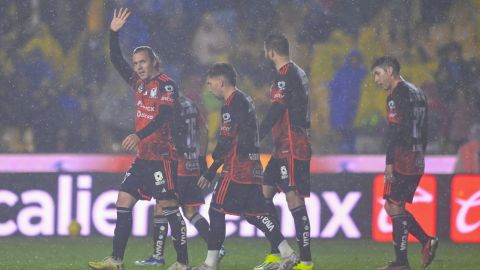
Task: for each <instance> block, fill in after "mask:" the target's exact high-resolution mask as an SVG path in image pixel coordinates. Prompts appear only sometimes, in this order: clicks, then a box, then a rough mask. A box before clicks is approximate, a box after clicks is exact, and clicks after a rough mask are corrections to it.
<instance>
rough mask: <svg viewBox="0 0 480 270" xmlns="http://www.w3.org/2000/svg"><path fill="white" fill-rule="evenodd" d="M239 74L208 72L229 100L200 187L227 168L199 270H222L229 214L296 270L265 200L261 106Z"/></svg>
mask: <svg viewBox="0 0 480 270" xmlns="http://www.w3.org/2000/svg"><path fill="white" fill-rule="evenodd" d="M236 76H237V75H236V72H235V69H234V68H233V66H232V65H230V64H227V63H217V64H214V65H213V66H212V67H211V68H210V69H209V71H208V76H207V86H208V89H209V91H210V93H212V94H213V95H214V96H216V97H217V98H218V99H219V100H222V101H223V106H222V109H221V126H220V133H219V136H218V142H217V145H216V147H215V150H214V151H213V153H212V158H213V160H214V161H213V163H212V164H211V165H210V168H209V169H208V170H207V171H206V172H205V173H203V175H202V176H201V177H200V179H199V180H198V186H199V187H201V188H205V187H208V186H210V185H211V182H212V181H213V179H214V178H215V175H216V171H217V169H218V168H219V167H220V166H221V165H222V164H223V169H222V174H221V175H222V177H221V179H220V181H219V182H218V183H217V184H216V186H215V188H214V192H213V197H212V201H211V204H210V209H209V217H210V233H209V235H208V236H209V237H208V253H207V257H206V259H205V262H204V264H202V265H201V266H199V267H196V268H194V269H197V270H216V269H218V260H219V250H220V248H221V246H222V244H223V241H224V240H225V214H233V215H243V216H244V217H245V219H246V220H247V221H248V222H250V223H251V224H253V225H254V226H256V227H257V228H258V229H260V230H261V231H263V232H264V233H265V235H266V237H267V238H268V239H269V241H270V242H271V244H272V245H273V246H275V247H277V248H278V249H279V251H280V254H281V258H282V259H281V261H280V263H279V267H278V269H280V270H285V269H291V267H292V266H293V265H294V264H295V263H296V262H297V255H296V254H295V253H294V251H293V250H292V248H291V247H290V246H289V245H288V243H287V241H286V240H285V239H284V238H283V236H282V234H281V232H280V229H279V225H278V222H275V221H274V220H272V219H271V218H270V217H269V216H268V215H267V209H266V205H265V201H264V199H263V196H262V190H261V181H262V165H261V163H260V156H259V152H258V151H259V141H258V129H257V121H256V114H255V106H254V104H253V100H252V98H251V97H249V96H248V95H246V94H245V93H243V92H242V91H240V90H239V89H238V88H236Z"/></svg>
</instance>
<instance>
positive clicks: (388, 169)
mask: <svg viewBox="0 0 480 270" xmlns="http://www.w3.org/2000/svg"><path fill="white" fill-rule="evenodd" d="M383 178H384V180H385V181H388V182H394V181H395V176H394V175H393V165H391V164H389V165H387V166H385V173H384V176H383Z"/></svg>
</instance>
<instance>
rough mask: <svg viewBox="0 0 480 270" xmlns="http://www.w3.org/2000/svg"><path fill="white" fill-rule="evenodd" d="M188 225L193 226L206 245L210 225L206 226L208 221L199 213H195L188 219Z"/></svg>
mask: <svg viewBox="0 0 480 270" xmlns="http://www.w3.org/2000/svg"><path fill="white" fill-rule="evenodd" d="M190 223H192V225H193V226H195V229H197V231H198V234H200V237H202V238H203V240H205V242H206V243H208V231H209V230H210V225H209V224H208V221H207V220H206V219H205V218H204V217H203V216H202V215H200V214H199V213H195V214H194V215H193V216H192V218H191V219H190Z"/></svg>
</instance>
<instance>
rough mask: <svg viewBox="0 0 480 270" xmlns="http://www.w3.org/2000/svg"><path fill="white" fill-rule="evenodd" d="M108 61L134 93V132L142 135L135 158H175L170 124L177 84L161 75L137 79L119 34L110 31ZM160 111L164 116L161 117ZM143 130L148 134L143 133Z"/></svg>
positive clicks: (176, 96) (176, 99)
mask: <svg viewBox="0 0 480 270" xmlns="http://www.w3.org/2000/svg"><path fill="white" fill-rule="evenodd" d="M110 58H111V61H112V63H113V65H114V67H115V68H116V69H117V71H118V72H119V73H120V75H121V76H122V78H123V79H124V80H125V81H126V82H127V83H128V84H129V85H130V86H131V87H132V89H133V91H135V100H136V115H135V132H136V133H137V135H138V134H143V136H145V137H143V136H139V137H141V140H140V143H139V144H138V146H137V148H138V152H137V157H138V158H139V159H143V160H165V159H176V158H177V155H176V149H175V145H174V143H173V139H172V123H173V119H174V112H175V110H176V106H177V102H178V88H177V85H176V83H175V82H174V81H173V80H172V79H171V78H170V77H168V76H167V75H165V74H163V73H160V74H159V75H157V76H156V77H154V78H152V79H150V80H142V79H140V77H139V76H138V74H137V73H136V72H134V71H133V69H132V68H131V67H130V65H129V64H128V63H127V61H126V60H125V59H124V58H123V56H122V52H121V50H120V45H119V41H118V33H117V32H113V31H110ZM162 110H163V112H164V113H165V115H162V114H161V112H160V111H162ZM163 116H165V117H163ZM157 120H160V121H157ZM152 124H154V126H153V128H152V126H151V125H152ZM145 128H147V129H149V131H148V132H142V130H144V129H145Z"/></svg>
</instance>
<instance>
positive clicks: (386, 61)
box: [371, 55, 400, 75]
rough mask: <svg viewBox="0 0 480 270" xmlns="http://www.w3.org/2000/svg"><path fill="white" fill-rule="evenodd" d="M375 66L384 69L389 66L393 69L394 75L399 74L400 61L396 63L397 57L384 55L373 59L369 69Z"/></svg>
mask: <svg viewBox="0 0 480 270" xmlns="http://www.w3.org/2000/svg"><path fill="white" fill-rule="evenodd" d="M376 67H381V68H383V69H384V70H386V69H387V67H391V68H392V69H393V74H395V75H398V74H400V63H398V60H397V58H395V57H393V56H388V55H385V56H382V57H379V58H377V59H375V61H374V62H373V65H372V68H371V70H373V69H374V68H376Z"/></svg>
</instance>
